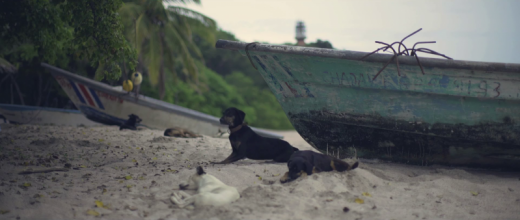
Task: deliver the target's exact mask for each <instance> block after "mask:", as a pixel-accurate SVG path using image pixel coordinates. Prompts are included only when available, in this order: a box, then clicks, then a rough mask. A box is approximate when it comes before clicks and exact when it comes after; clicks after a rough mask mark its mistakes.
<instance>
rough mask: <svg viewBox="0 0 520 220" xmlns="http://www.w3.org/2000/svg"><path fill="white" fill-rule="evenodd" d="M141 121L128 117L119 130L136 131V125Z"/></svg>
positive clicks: (131, 116) (133, 116) (134, 117)
mask: <svg viewBox="0 0 520 220" xmlns="http://www.w3.org/2000/svg"><path fill="white" fill-rule="evenodd" d="M141 121H142V120H141V118H139V116H137V115H134V114H131V115H129V116H128V120H126V121H125V123H123V124H121V125H120V126H119V130H123V129H130V130H137V127H136V124H137V123H139V122H141Z"/></svg>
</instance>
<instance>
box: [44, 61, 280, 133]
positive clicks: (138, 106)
mask: <svg viewBox="0 0 520 220" xmlns="http://www.w3.org/2000/svg"><path fill="white" fill-rule="evenodd" d="M42 66H43V67H45V68H46V69H47V70H49V71H50V72H51V73H52V75H53V76H54V78H55V79H56V80H57V81H58V83H59V84H60V85H61V87H62V88H63V90H64V91H65V93H67V95H68V96H69V98H70V99H71V100H72V102H73V103H74V105H75V106H76V107H77V108H78V109H79V110H80V111H81V112H82V113H83V114H84V115H85V116H86V117H87V118H88V119H90V120H92V121H95V122H98V123H102V124H106V125H121V124H123V123H124V122H125V121H126V120H127V119H128V117H129V115H131V114H134V115H137V116H138V117H139V118H140V119H141V120H142V121H141V122H140V123H139V124H138V125H137V126H144V127H148V128H153V129H159V130H165V129H167V128H171V127H177V128H182V129H188V130H190V131H193V132H195V133H197V134H201V135H208V136H212V137H216V136H219V135H220V134H221V133H222V131H225V130H226V129H227V127H226V126H225V125H222V124H220V122H219V118H217V117H214V116H211V115H207V114H204V113H201V112H198V111H195V110H191V109H188V108H184V107H181V106H178V105H174V104H171V103H167V102H163V101H160V100H157V99H153V98H150V97H147V96H143V95H139V96H138V97H136V96H134V95H133V93H132V94H129V93H127V92H125V91H123V90H121V89H120V88H118V87H112V86H109V85H107V84H104V83H101V82H97V81H95V80H91V79H88V78H85V77H83V76H79V75H76V74H73V73H70V72H67V71H65V70H62V69H59V68H56V67H54V66H51V65H49V64H46V63H42ZM253 130H255V131H256V132H257V133H258V134H259V135H261V136H264V137H272V138H283V136H281V135H278V134H276V133H273V132H269V131H266V130H262V129H258V128H253Z"/></svg>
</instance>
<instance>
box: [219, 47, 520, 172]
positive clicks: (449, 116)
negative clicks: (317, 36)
mask: <svg viewBox="0 0 520 220" xmlns="http://www.w3.org/2000/svg"><path fill="white" fill-rule="evenodd" d="M245 46H246V44H244V43H240V42H232V41H223V40H219V41H218V42H217V48H222V49H231V50H238V51H240V52H241V53H242V54H244V55H246V56H247V54H249V57H250V59H251V61H252V63H253V65H255V66H256V68H257V69H258V71H259V73H260V74H261V75H262V76H263V78H264V79H265V81H266V82H267V84H268V85H269V87H270V89H271V91H272V92H273V93H274V94H275V96H276V98H277V99H278V101H279V102H280V104H281V106H282V107H283V109H284V111H285V113H286V114H287V116H288V117H289V119H290V121H291V122H292V124H293V125H294V127H295V129H296V130H297V131H298V132H299V133H300V135H301V136H302V137H303V138H304V139H305V140H306V141H307V142H308V143H309V144H310V145H311V146H313V147H314V148H316V149H318V150H320V151H322V152H325V153H329V154H334V155H338V156H339V157H348V156H353V155H355V154H356V155H357V156H359V157H364V158H379V159H386V160H391V161H398V162H405V163H411V164H422V165H427V164H451V165H468V166H483V167H502V168H513V169H520V126H519V125H520V124H519V123H518V122H520V114H518V113H520V65H518V64H499V63H480V62H470V61H453V60H441V59H432V58H421V60H420V61H421V64H422V67H423V68H424V71H425V73H426V74H424V75H423V74H422V71H421V68H420V67H419V66H418V65H417V61H416V60H415V59H414V58H412V57H400V58H399V64H400V65H399V69H398V67H397V66H396V65H395V63H393V64H390V65H389V66H387V67H386V68H385V69H384V70H383V71H382V72H381V74H380V75H379V76H377V77H376V74H377V73H378V71H379V70H380V69H382V68H383V66H384V65H385V64H386V62H387V61H388V60H390V59H391V58H392V56H390V55H382V54H375V55H372V56H370V57H369V58H367V59H365V60H363V61H360V60H359V59H360V58H361V57H363V56H364V55H366V54H367V53H363V52H355V51H337V50H328V49H319V48H305V47H292V46H277V45H266V44H257V45H254V46H253V47H249V48H248V52H247V53H246V52H245Z"/></svg>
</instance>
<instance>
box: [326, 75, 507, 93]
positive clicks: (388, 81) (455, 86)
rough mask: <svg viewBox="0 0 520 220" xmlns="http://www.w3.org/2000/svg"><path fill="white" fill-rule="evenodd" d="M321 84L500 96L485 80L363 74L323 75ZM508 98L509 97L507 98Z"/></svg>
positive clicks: (495, 85)
mask: <svg viewBox="0 0 520 220" xmlns="http://www.w3.org/2000/svg"><path fill="white" fill-rule="evenodd" d="M322 73H323V74H322V76H323V78H322V80H323V82H324V83H327V84H332V85H342V86H351V87H363V88H374V89H377V88H380V89H392V90H411V91H417V92H443V93H446V92H448V93H447V94H452V95H468V96H475V97H483V98H498V97H500V96H501V95H502V92H501V91H500V90H501V86H502V82H499V81H492V82H488V80H477V81H475V80H473V81H472V80H470V79H457V78H455V79H452V77H448V76H445V75H442V76H437V75H436V76H433V77H435V78H431V77H430V79H426V80H427V81H424V80H423V79H422V78H416V77H407V76H388V75H380V76H378V77H377V78H376V79H375V80H372V79H373V77H374V75H375V74H374V75H371V74H366V73H351V72H350V73H347V72H341V73H340V72H328V71H323V72H322ZM510 97H511V96H510Z"/></svg>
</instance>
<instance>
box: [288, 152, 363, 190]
mask: <svg viewBox="0 0 520 220" xmlns="http://www.w3.org/2000/svg"><path fill="white" fill-rule="evenodd" d="M358 165H359V163H358V162H357V161H356V162H355V163H354V164H352V165H350V164H348V163H347V162H345V161H342V160H340V159H337V158H334V157H331V156H329V155H324V154H320V153H316V152H314V151H310V150H304V151H298V152H294V153H293V155H292V156H291V158H290V159H289V162H287V167H289V172H287V173H285V175H284V176H283V177H282V178H281V179H280V182H282V183H285V182H289V181H293V180H295V179H297V178H298V177H301V176H306V175H312V174H313V173H319V172H329V171H333V170H337V171H339V172H343V171H347V170H352V169H355V168H356V167H358Z"/></svg>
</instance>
